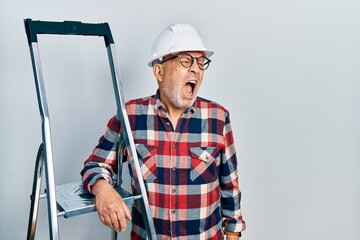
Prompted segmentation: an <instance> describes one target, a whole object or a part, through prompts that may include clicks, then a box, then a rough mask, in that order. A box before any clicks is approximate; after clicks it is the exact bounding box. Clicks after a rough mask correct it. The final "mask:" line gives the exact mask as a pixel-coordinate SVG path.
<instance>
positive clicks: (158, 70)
mask: <svg viewBox="0 0 360 240" xmlns="http://www.w3.org/2000/svg"><path fill="white" fill-rule="evenodd" d="M153 74H154V76H155V78H156V80H157V81H159V82H161V81H162V79H163V74H164V69H163V66H162V65H161V64H155V65H154V67H153Z"/></svg>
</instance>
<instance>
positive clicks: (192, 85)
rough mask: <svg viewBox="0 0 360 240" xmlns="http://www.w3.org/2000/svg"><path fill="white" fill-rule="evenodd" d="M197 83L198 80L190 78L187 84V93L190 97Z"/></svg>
mask: <svg viewBox="0 0 360 240" xmlns="http://www.w3.org/2000/svg"><path fill="white" fill-rule="evenodd" d="M196 84H197V81H196V80H190V81H188V82H187V83H186V86H187V95H188V96H189V97H191V96H193V94H194V89H195V86H196Z"/></svg>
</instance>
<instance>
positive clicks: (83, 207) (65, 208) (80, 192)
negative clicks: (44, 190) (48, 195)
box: [56, 182, 141, 218]
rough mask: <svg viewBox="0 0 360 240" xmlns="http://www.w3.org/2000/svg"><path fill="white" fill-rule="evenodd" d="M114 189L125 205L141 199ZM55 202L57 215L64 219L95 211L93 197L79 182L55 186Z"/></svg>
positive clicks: (119, 188) (121, 189) (117, 188)
mask: <svg viewBox="0 0 360 240" xmlns="http://www.w3.org/2000/svg"><path fill="white" fill-rule="evenodd" d="M115 189H116V190H117V192H118V193H119V194H120V196H121V197H122V198H123V200H124V201H125V203H126V204H132V203H133V202H134V200H135V199H138V198H141V196H133V195H132V194H131V193H129V192H128V191H126V190H124V189H123V188H121V187H115ZM56 201H57V208H58V211H59V213H58V215H64V217H65V218H69V217H73V216H76V215H80V214H84V213H89V212H94V211H96V207H95V196H94V195H92V194H89V193H87V192H85V191H84V189H83V187H82V183H81V182H76V183H68V184H64V185H59V186H56Z"/></svg>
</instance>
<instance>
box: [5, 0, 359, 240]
mask: <svg viewBox="0 0 360 240" xmlns="http://www.w3.org/2000/svg"><path fill="white" fill-rule="evenodd" d="M25 18H32V19H34V20H44V21H45V20H46V21H64V20H74V21H82V22H93V23H100V22H108V23H109V24H110V27H111V29H112V33H113V36H114V40H115V43H116V50H117V54H118V58H119V62H120V67H121V71H122V80H123V87H124V90H125V99H126V100H129V99H132V98H135V97H142V96H147V95H151V94H153V93H155V90H156V82H155V80H154V78H153V76H152V72H151V69H150V68H149V67H147V66H146V64H147V62H148V60H149V55H150V54H149V53H150V47H151V44H152V41H153V40H154V38H155V37H156V36H157V34H158V33H159V32H160V31H161V30H162V29H163V28H165V27H166V26H168V25H169V24H170V23H172V22H187V23H190V24H192V25H193V26H194V27H195V28H197V29H198V32H199V33H200V35H201V36H202V37H203V39H204V42H205V45H206V46H207V48H209V49H212V50H214V51H215V54H214V56H213V58H212V60H213V62H212V63H211V66H210V68H209V70H207V71H206V74H205V78H204V81H203V85H202V88H201V91H200V95H201V96H202V97H205V98H208V99H212V100H214V101H217V102H219V103H221V104H222V105H224V106H225V107H226V108H228V109H229V110H230V112H231V120H232V124H233V131H234V134H235V135H234V136H235V140H236V148H237V150H238V159H239V174H240V184H241V189H242V192H243V199H242V211H243V215H244V219H245V220H246V222H247V228H248V229H247V230H246V232H245V233H244V237H243V238H242V239H244V240H265V239H266V240H300V239H301V240H302V239H314V240H318V239H326V240H332V239H333V240H335V239H336V240H339V239H345V240H359V239H360V227H359V226H360V176H359V174H360V172H359V170H360V150H359V149H360V148H359V147H360V131H359V130H360V129H359V122H360V104H359V103H360V26H359V25H360V2H359V1H357V0H342V1H339V0H326V1H325V0H311V1H310V0H304V1H289V0H252V1H244V0H240V1H234V0H228V1H205V0H198V1H190V0H183V1H165V0H161V1H160V0H159V1H158V0H154V1H145V0H143V1H140V0H134V1H120V0H118V1H114V0H109V1H94V0H92V1H65V0H64V1H44V0H37V1H20V0H2V1H1V2H0V114H1V118H0V191H1V195H0V213H1V214H0V239H6V240H7V239H11V240H17V239H25V237H26V231H27V223H28V215H29V206H30V200H29V195H30V193H31V188H32V180H33V169H34V163H35V157H36V152H37V148H38V146H39V144H40V142H41V119H40V117H39V111H38V106H37V100H36V92H35V86H34V80H33V73H32V67H31V60H30V53H29V49H28V45H27V40H26V35H25V30H24V24H23V19H25ZM39 47H40V54H41V60H42V64H43V69H44V77H45V80H46V82H47V95H48V100H49V108H50V117H51V124H52V128H53V143H54V160H55V175H56V182H57V183H58V184H62V183H67V182H72V181H79V180H80V174H79V172H80V170H81V168H82V164H83V161H84V160H85V159H86V157H87V156H88V155H89V154H90V152H91V150H92V148H93V147H94V146H95V145H96V143H97V140H98V137H100V135H101V134H102V133H103V132H104V130H105V124H106V122H107V120H108V118H110V117H111V115H113V114H114V113H115V104H114V98H113V93H112V87H111V80H110V76H109V67H108V63H107V56H106V50H105V48H104V43H103V41H102V39H101V38H96V37H87V38H82V37H74V36H72V37H70V36H68V37H67V36H41V37H40V38H39ZM125 184H128V182H126V183H125ZM59 223H60V235H61V237H62V239H108V238H110V231H109V230H108V229H107V228H106V227H104V226H103V225H102V224H101V223H100V221H99V220H98V217H97V214H96V213H92V214H87V215H85V216H78V217H75V218H71V219H63V218H60V219H59ZM36 234H37V238H36V239H49V236H48V228H47V215H46V202H45V200H42V202H41V205H40V212H39V222H38V228H37V233H36ZM120 239H128V234H127V233H126V234H125V235H121V237H120Z"/></svg>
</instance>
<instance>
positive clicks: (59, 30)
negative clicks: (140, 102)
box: [24, 19, 156, 240]
mask: <svg viewBox="0 0 360 240" xmlns="http://www.w3.org/2000/svg"><path fill="white" fill-rule="evenodd" d="M24 22H25V29H26V34H27V38H28V43H29V48H30V55H31V61H32V66H33V72H34V79H35V85H36V92H37V99H38V104H39V110H40V115H41V120H42V143H41V144H40V147H39V150H38V153H37V158H36V162H35V170H34V180H33V188H32V194H31V197H30V198H31V205H30V215H29V225H28V233H27V239H28V240H32V239H34V238H35V232H36V223H37V216H38V208H39V200H40V199H41V198H46V199H47V204H48V220H49V234H50V239H51V240H58V239H60V235H59V228H58V219H57V217H58V216H64V217H65V218H67V217H72V216H76V215H79V214H84V213H87V212H92V211H96V209H95V204H94V199H93V198H94V197H92V196H86V198H84V199H82V197H83V195H82V194H83V193H81V187H78V186H79V183H75V184H70V185H69V186H56V185H55V176H54V164H53V154H52V141H51V128H50V118H49V111H48V105H47V99H46V92H45V84H44V78H43V74H42V68H41V61H40V54H39V48H38V43H37V34H59V35H83V36H100V37H104V40H105V45H106V48H107V53H108V58H109V64H110V71H111V76H112V82H113V88H114V93H115V99H116V105H117V117H118V119H119V120H120V122H121V125H122V127H123V129H124V131H123V132H124V134H123V140H124V142H125V147H126V148H127V151H128V153H129V159H128V163H129V164H130V166H131V168H132V172H133V178H134V182H135V187H136V189H137V192H138V193H139V194H138V195H137V196H131V195H130V194H129V193H127V192H126V191H125V190H123V189H121V187H120V180H121V179H118V181H117V184H118V186H117V190H118V192H119V194H120V195H121V196H122V197H123V198H124V201H125V202H127V203H129V202H130V203H132V202H133V201H134V200H139V201H140V203H141V204H140V205H141V210H142V212H143V217H144V222H145V227H146V231H147V235H148V238H149V239H156V232H155V228H154V222H153V220H152V217H151V212H150V207H149V204H148V198H147V194H146V189H145V185H144V181H143V177H142V174H141V169H140V165H139V160H138V157H137V154H136V148H135V144H134V139H133V136H132V133H131V127H130V123H129V119H128V115H127V113H126V109H125V102H124V98H123V92H122V86H121V82H120V69H119V67H118V61H117V58H116V54H115V52H116V51H115V43H114V41H113V38H112V35H111V31H110V27H109V25H108V24H107V23H100V24H90V23H81V22H69V21H65V22H45V21H33V20H31V19H25V20H24ZM119 164H120V165H119V173H118V176H119V177H120V176H121V169H122V166H121V160H119ZM43 166H44V169H43ZM43 171H44V172H45V180H46V181H45V184H46V186H45V190H46V191H45V193H40V188H41V182H42V173H43ZM76 187H78V189H76V190H75V191H73V192H72V194H75V195H74V196H75V197H78V198H80V199H81V200H83V202H84V204H83V205H82V206H81V207H79V206H75V207H74V206H72V205H71V204H70V207H72V208H61V207H60V209H58V206H57V205H61V203H62V202H60V200H59V196H61V195H59V194H61V191H67V190H68V189H73V188H76ZM63 189H65V190H63ZM79 192H80V193H81V194H78V193H79ZM61 201H63V200H61ZM59 202H60V204H59ZM112 232H113V233H112V239H113V240H115V239H117V233H116V232H115V231H112Z"/></svg>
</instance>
